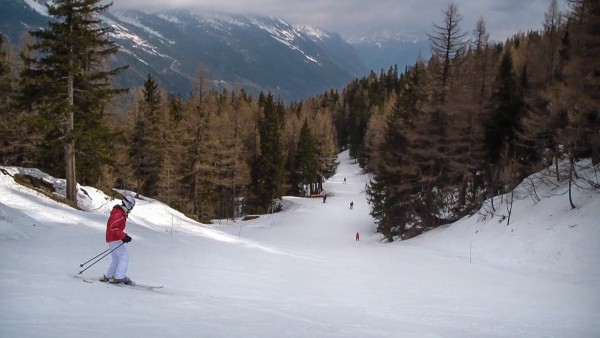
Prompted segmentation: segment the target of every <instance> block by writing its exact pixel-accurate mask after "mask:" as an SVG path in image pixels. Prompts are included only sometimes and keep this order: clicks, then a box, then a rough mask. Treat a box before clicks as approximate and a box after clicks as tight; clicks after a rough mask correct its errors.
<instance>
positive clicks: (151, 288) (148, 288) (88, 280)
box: [74, 275, 165, 291]
mask: <svg viewBox="0 0 600 338" xmlns="http://www.w3.org/2000/svg"><path fill="white" fill-rule="evenodd" d="M74 277H75V278H77V279H79V280H81V281H83V282H85V283H95V282H100V283H103V284H107V285H113V286H119V287H128V288H132V289H137V290H144V291H155V290H158V289H162V288H164V287H165V286H164V285H148V284H139V283H135V282H134V283H133V284H125V283H110V282H103V281H101V280H100V278H87V277H83V276H79V275H75V276H74Z"/></svg>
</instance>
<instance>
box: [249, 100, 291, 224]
mask: <svg viewBox="0 0 600 338" xmlns="http://www.w3.org/2000/svg"><path fill="white" fill-rule="evenodd" d="M259 106H260V107H261V108H262V112H263V115H262V116H261V117H260V119H259V121H258V130H259V142H260V143H259V152H258V153H257V154H255V156H254V158H253V160H252V165H251V172H252V175H251V176H252V186H251V189H252V193H253V201H252V202H251V203H250V205H249V207H250V208H251V209H253V211H256V212H266V211H269V210H271V208H272V203H273V200H274V199H276V198H279V197H281V194H282V192H283V183H284V180H285V171H284V167H285V156H284V151H283V143H282V140H281V127H280V122H279V116H278V110H277V107H276V104H275V103H274V102H273V95H271V93H269V94H268V95H267V96H266V97H265V96H264V95H262V94H261V97H260V98H259Z"/></svg>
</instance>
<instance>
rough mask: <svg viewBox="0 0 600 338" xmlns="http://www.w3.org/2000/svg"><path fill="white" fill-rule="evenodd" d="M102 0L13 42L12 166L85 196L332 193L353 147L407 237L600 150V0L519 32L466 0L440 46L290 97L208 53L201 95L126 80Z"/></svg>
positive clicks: (197, 198) (70, 8) (5, 60)
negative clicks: (425, 55)
mask: <svg viewBox="0 0 600 338" xmlns="http://www.w3.org/2000/svg"><path fill="white" fill-rule="evenodd" d="M99 3H100V1H93V0H88V1H65V0H58V1H55V2H54V3H53V5H51V6H50V8H49V13H51V14H52V15H53V16H54V18H55V19H56V20H55V21H52V22H50V23H49V24H48V27H46V28H44V29H41V30H38V31H33V32H31V33H30V37H28V38H26V39H24V40H25V42H24V44H23V45H22V46H6V45H5V44H1V47H2V49H1V53H0V114H1V115H2V118H1V119H0V143H1V145H2V147H1V149H0V164H2V165H11V166H21V167H36V168H39V169H41V170H43V171H46V172H48V173H50V174H52V175H54V176H57V177H65V178H66V180H67V183H68V184H67V197H68V198H69V199H71V200H72V201H75V196H76V194H75V192H76V182H77V183H79V184H82V185H91V186H96V187H101V188H103V189H105V190H106V191H110V190H111V189H112V188H118V189H128V190H133V191H136V192H138V193H139V194H141V195H143V196H147V197H151V198H156V199H159V200H161V201H163V202H165V203H167V204H169V205H170V206H172V207H174V208H176V209H178V210H181V211H182V212H184V213H186V214H188V215H190V216H191V217H194V218H196V219H198V220H200V221H202V222H207V221H210V220H211V219H215V218H229V217H239V216H241V215H244V214H253V213H266V212H273V211H276V209H277V208H278V203H277V200H278V199H279V198H281V196H282V195H284V194H291V195H298V196H306V195H317V194H319V193H321V190H322V187H321V182H322V181H323V180H324V179H326V178H328V177H330V176H331V175H333V174H334V173H335V169H336V165H337V163H336V155H337V153H338V152H339V151H340V150H343V149H349V151H350V155H351V157H353V158H355V159H356V160H357V161H358V162H359V163H360V165H361V167H362V168H363V169H364V170H365V172H367V173H369V174H370V175H371V177H372V179H371V181H370V184H369V185H368V186H366V187H365V191H366V193H367V197H368V199H369V202H370V204H371V206H372V215H373V216H374V218H375V219H376V220H377V229H376V230H377V231H378V232H381V233H382V234H384V235H385V238H387V239H388V240H390V241H392V240H394V239H403V238H409V237H413V236H415V235H418V234H419V233H421V232H423V231H426V230H428V229H431V228H434V227H437V226H440V225H443V224H447V223H450V222H453V221H455V220H457V219H459V218H461V217H463V216H465V215H467V214H470V213H472V212H474V211H475V210H477V209H478V208H479V207H480V206H481V205H482V203H483V202H484V201H485V200H486V199H488V198H490V197H492V196H497V195H499V194H504V193H507V192H509V191H511V190H512V189H513V188H514V187H515V186H516V185H517V184H518V183H520V182H521V181H522V180H523V179H524V178H525V177H527V176H528V175H529V174H531V173H533V172H537V171H540V170H542V169H544V168H549V167H550V168H554V169H553V170H548V176H549V180H555V181H556V180H570V179H571V178H572V177H574V175H577V170H578V165H579V163H580V159H582V158H591V159H592V163H593V165H594V166H596V167H597V166H598V164H599V163H600V153H599V151H600V133H599V131H600V116H599V115H600V103H599V102H600V39H599V38H598V37H599V36H600V6H599V5H598V3H597V1H594V0H570V1H569V5H570V6H569V11H568V13H561V12H560V11H559V10H558V6H557V3H556V1H552V2H551V4H550V6H549V8H548V10H547V12H546V15H545V17H544V18H543V22H544V25H543V29H542V30H540V31H531V32H526V33H518V34H515V35H514V36H513V37H511V38H509V39H507V40H506V41H504V42H502V43H499V42H493V41H490V39H489V34H488V32H487V30H486V26H485V21H484V20H483V19H480V20H479V22H478V23H477V25H476V27H474V28H473V29H472V31H471V32H469V31H468V30H467V29H466V28H465V27H462V26H461V21H462V16H461V15H460V13H459V9H458V8H457V6H456V5H454V4H450V5H449V6H448V7H447V9H446V10H444V12H443V13H444V15H443V17H441V20H440V23H439V24H436V25H434V26H433V27H432V32H431V33H430V36H429V37H430V41H431V46H432V51H433V56H432V57H431V58H430V59H429V60H418V61H417V62H416V63H415V64H414V65H413V66H411V67H408V68H406V69H404V70H398V69H397V68H396V67H394V66H392V67H390V68H389V70H387V71H384V70H382V71H380V72H379V73H376V72H371V73H370V74H368V75H367V76H365V77H363V78H360V79H356V80H354V81H352V82H351V83H349V84H348V85H347V86H346V87H345V88H344V89H342V90H341V91H338V90H335V89H332V90H329V91H327V92H325V93H323V94H321V95H318V96H316V97H310V98H307V99H306V100H304V101H301V102H292V103H289V104H285V103H283V102H282V101H281V100H279V99H278V98H276V97H273V95H271V94H270V93H261V94H260V95H259V96H258V97H252V96H251V95H248V94H247V93H246V92H245V91H244V90H243V89H239V90H232V91H226V90H221V91H218V90H215V89H214V88H209V87H208V86H207V82H206V81H205V80H204V79H205V78H206V73H205V71H203V70H201V69H200V70H199V71H198V73H197V75H196V76H195V79H196V80H195V85H194V90H193V92H192V93H185V94H186V95H185V97H186V98H185V99H184V98H183V97H182V96H181V95H178V94H173V93H166V92H165V91H164V90H163V89H161V88H160V87H159V86H158V85H157V83H156V81H155V80H154V79H153V78H152V76H150V75H148V76H147V78H146V80H145V81H144V83H141V84H140V87H139V88H130V89H129V90H128V91H127V89H122V88H114V87H113V86H112V85H111V79H112V78H113V76H114V75H115V74H117V73H118V72H126V71H127V70H126V65H122V66H121V67H117V68H110V67H109V66H108V62H107V61H108V60H109V59H110V57H111V55H113V54H114V53H115V52H116V50H117V48H118V46H115V45H114V44H113V43H112V42H111V41H109V40H108V39H107V33H108V32H109V31H110V27H103V26H102V25H101V24H100V23H99V22H98V21H97V15H98V14H99V13H101V12H102V11H104V10H106V8H107V6H106V5H100V4H99ZM0 39H1V35H0ZM1 42H2V41H1V40H0V43H1ZM126 92H128V94H126ZM560 160H566V161H568V163H570V166H568V168H569V169H568V170H566V171H564V170H559V166H558V162H559V161H560ZM589 183H590V186H589V188H592V189H598V188H599V187H600V186H599V184H598V182H589ZM570 203H571V205H572V207H575V206H574V205H573V203H572V202H570Z"/></svg>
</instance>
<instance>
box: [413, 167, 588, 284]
mask: <svg viewBox="0 0 600 338" xmlns="http://www.w3.org/2000/svg"><path fill="white" fill-rule="evenodd" d="M581 166H582V167H583V168H587V169H585V170H583V171H581V172H579V173H578V174H579V175H580V179H579V180H578V181H576V182H574V183H573V185H572V189H573V191H572V193H573V195H572V196H573V203H574V204H575V206H576V208H575V209H571V207H570V205H569V198H568V179H566V178H564V179H563V180H562V181H561V182H558V183H557V182H556V181H555V180H554V179H552V178H549V174H548V171H543V172H540V173H537V174H534V175H532V176H530V177H528V178H527V179H525V180H524V181H523V182H522V183H521V184H520V185H519V186H518V187H517V189H515V191H514V192H513V194H512V195H511V194H507V195H504V196H497V197H495V198H494V201H493V203H492V201H491V200H488V201H486V203H485V205H484V206H483V207H482V208H481V209H480V210H479V211H478V212H477V213H476V214H474V215H473V216H470V217H465V218H464V219H462V220H460V221H458V222H455V223H453V224H451V225H447V226H444V227H440V228H438V229H435V230H432V231H430V232H428V233H425V234H423V235H421V236H419V237H417V238H415V239H412V240H409V241H407V242H406V245H416V246H427V247H430V248H432V249H435V250H436V251H439V252H440V253H441V254H443V255H448V256H454V257H456V259H459V260H465V261H469V262H471V263H472V264H481V265H488V266H495V267H499V268H502V269H515V270H518V272H519V273H523V272H527V271H531V272H550V273H555V274H559V275H564V277H565V278H566V279H568V280H569V281H574V282H576V281H579V280H582V279H588V278H591V279H592V280H595V281H598V282H600V260H598V257H600V245H598V243H600V229H599V227H598V224H599V223H598V220H599V219H600V198H599V196H598V191H597V190H594V189H592V188H591V187H590V185H589V184H588V183H586V182H585V180H586V179H590V180H592V181H596V178H595V177H596V174H597V173H595V172H594V170H593V167H592V166H591V165H590V163H589V161H583V163H581ZM511 198H512V201H513V203H512V210H511V211H510V221H509V218H508V216H509V209H510V206H511V203H510V201H511ZM590 273H592V274H593V275H592V276H590Z"/></svg>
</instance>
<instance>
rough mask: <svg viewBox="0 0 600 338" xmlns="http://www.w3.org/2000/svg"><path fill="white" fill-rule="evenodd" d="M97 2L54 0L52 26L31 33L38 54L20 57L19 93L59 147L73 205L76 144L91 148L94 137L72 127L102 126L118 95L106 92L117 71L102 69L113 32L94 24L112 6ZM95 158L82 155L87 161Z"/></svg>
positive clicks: (112, 45)
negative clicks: (106, 110)
mask: <svg viewBox="0 0 600 338" xmlns="http://www.w3.org/2000/svg"><path fill="white" fill-rule="evenodd" d="M100 2H101V0H56V1H54V2H52V3H51V4H50V5H46V6H47V9H48V14H49V15H50V16H51V17H52V18H53V19H54V20H53V21H50V22H49V23H48V28H45V29H41V30H38V31H33V32H30V34H31V35H32V36H33V37H34V39H35V42H34V43H33V45H31V46H29V47H30V49H31V50H32V51H34V52H37V54H34V55H33V56H31V57H30V56H24V63H25V65H26V66H27V67H26V68H25V69H24V71H23V72H22V74H21V76H22V77H23V78H24V81H23V83H24V84H26V88H24V93H26V94H28V95H31V96H27V97H24V100H26V101H29V102H28V105H29V106H30V107H33V108H34V109H35V111H36V112H37V113H38V114H39V117H41V118H42V119H43V120H45V121H46V122H47V123H46V130H45V132H46V137H49V138H50V140H49V141H51V142H50V143H51V144H56V145H59V146H60V147H62V149H61V151H60V152H61V153H62V155H63V156H64V173H65V177H66V181H67V189H66V195H67V198H68V199H69V200H71V201H73V202H76V185H77V181H76V166H75V153H76V144H78V143H91V142H90V140H89V139H86V138H88V137H95V136H96V135H95V132H94V133H87V132H84V130H79V129H77V127H81V128H94V126H95V127H98V126H102V125H103V121H102V113H103V111H104V108H105V104H106V103H107V101H108V100H109V99H110V98H111V97H112V96H114V95H115V94H117V93H118V92H120V91H119V90H117V89H114V88H111V86H110V80H111V79H112V77H113V76H114V75H115V74H116V73H117V72H118V71H120V70H121V69H122V68H116V69H107V68H106V63H105V61H106V60H107V58H108V57H110V56H111V55H113V54H115V53H116V52H117V50H118V46H117V45H116V44H115V43H114V42H112V41H110V40H108V37H107V36H108V34H109V33H110V32H111V31H112V28H110V27H108V26H102V24H101V22H100V20H99V18H98V17H99V15H100V14H101V13H102V12H104V11H105V10H106V9H107V8H108V7H109V6H111V4H107V5H101V4H99V3H100ZM96 130H98V132H101V133H106V130H99V128H98V129H96ZM90 134H91V135H90ZM99 141H100V142H102V141H103V142H107V139H106V138H104V139H102V138H99ZM90 149H91V147H90ZM94 149H103V147H95V148H94ZM95 155H96V154H86V156H88V157H90V158H93V157H95Z"/></svg>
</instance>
